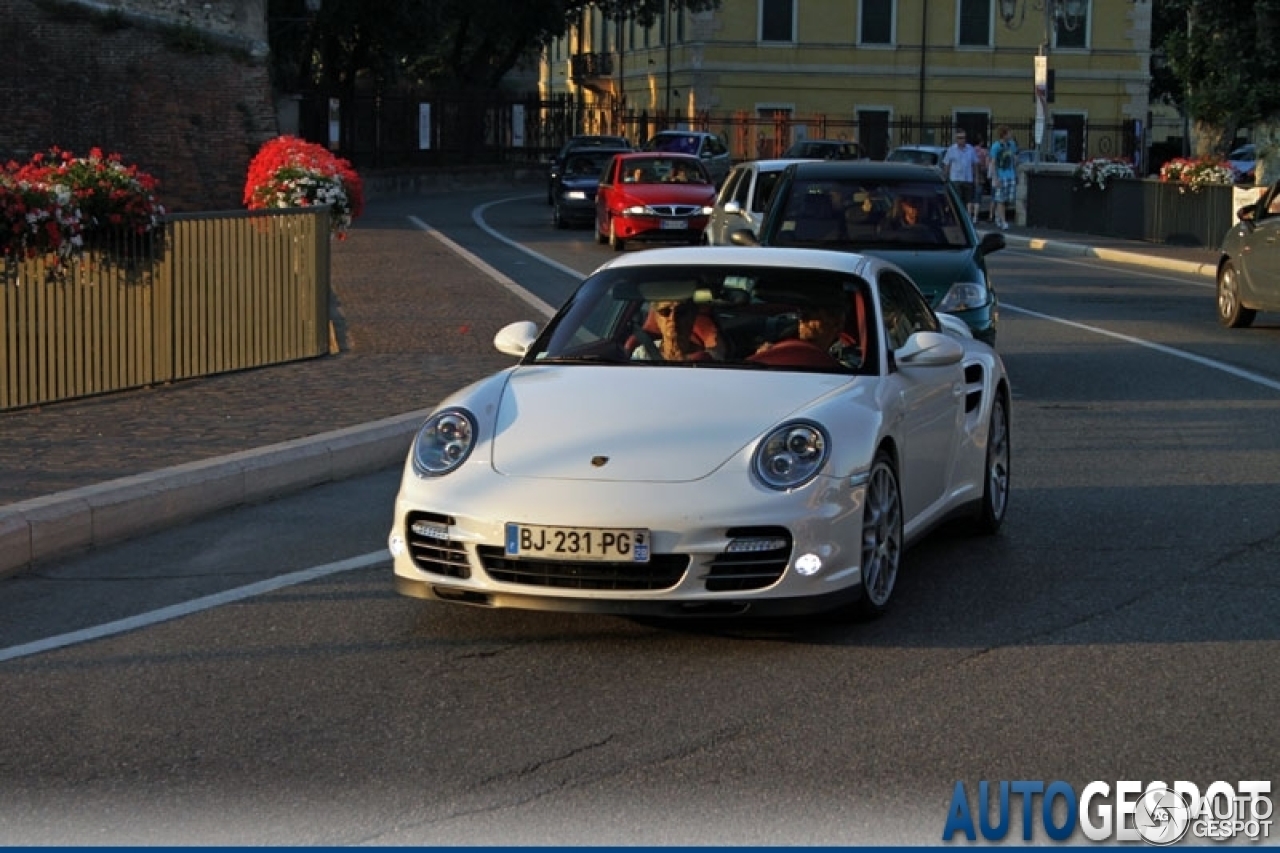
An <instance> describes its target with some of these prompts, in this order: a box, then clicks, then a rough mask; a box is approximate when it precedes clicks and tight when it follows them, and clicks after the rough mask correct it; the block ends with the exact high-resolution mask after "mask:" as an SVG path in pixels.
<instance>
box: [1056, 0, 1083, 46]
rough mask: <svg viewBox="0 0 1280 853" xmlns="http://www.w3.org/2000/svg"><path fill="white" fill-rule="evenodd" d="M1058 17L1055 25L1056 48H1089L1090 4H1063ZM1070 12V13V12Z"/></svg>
mask: <svg viewBox="0 0 1280 853" xmlns="http://www.w3.org/2000/svg"><path fill="white" fill-rule="evenodd" d="M1059 6H1061V7H1065V8H1059V9H1058V17H1057V18H1056V19H1055V20H1054V22H1053V24H1054V26H1053V41H1054V46H1055V47H1067V48H1070V47H1078V48H1085V47H1088V46H1089V4H1088V3H1087V2H1078V3H1077V2H1073V3H1061V4H1059ZM1068 10H1069V11H1068Z"/></svg>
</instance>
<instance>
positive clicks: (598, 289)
mask: <svg viewBox="0 0 1280 853" xmlns="http://www.w3.org/2000/svg"><path fill="white" fill-rule="evenodd" d="M869 294H870V289H869V287H868V285H867V283H866V281H865V280H863V279H861V278H859V277H857V276H854V275H851V274H847V273H838V272H831V271H826V270H806V269H795V268H770V267H743V266H732V267H728V266H723V267H722V266H715V267H711V266H708V267H702V266H698V267H688V266H681V267H675V266H645V267H629V268H623V269H606V270H602V271H600V272H599V273H597V274H596V275H594V276H592V277H591V278H589V279H587V280H586V281H585V282H583V284H582V286H581V287H580V288H579V289H578V291H577V292H576V293H575V294H574V296H573V298H572V299H571V300H570V301H569V302H568V303H567V304H566V305H565V307H564V308H563V309H561V311H560V313H559V314H557V315H556V317H555V318H554V319H553V320H552V322H551V323H550V324H549V325H548V326H547V328H546V329H545V330H544V331H543V333H542V334H541V335H540V336H539V338H538V340H537V341H536V342H535V344H534V346H533V347H532V348H531V349H530V351H529V353H528V354H527V355H526V357H525V359H524V363H526V364H529V363H538V364H545V363H566V362H573V363H608V364H629V365H634V366H636V367H638V368H656V367H661V368H708V369H739V370H791V371H794V370H804V371H818V372H836V373H874V372H875V364H874V361H875V359H874V353H875V352H876V351H877V350H876V344H875V341H876V336H875V333H874V328H875V323H874V322H872V321H871V318H872V316H873V311H872V310H871V308H870V306H871V304H872V301H871V299H870V295H869Z"/></svg>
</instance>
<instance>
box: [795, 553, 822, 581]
mask: <svg viewBox="0 0 1280 853" xmlns="http://www.w3.org/2000/svg"><path fill="white" fill-rule="evenodd" d="M820 571H822V558H821V557H819V556H818V555H817V554H801V555H800V556H799V557H797V558H796V574H798V575H803V576H805V577H808V576H809V575H816V574H817V573H818V572H820Z"/></svg>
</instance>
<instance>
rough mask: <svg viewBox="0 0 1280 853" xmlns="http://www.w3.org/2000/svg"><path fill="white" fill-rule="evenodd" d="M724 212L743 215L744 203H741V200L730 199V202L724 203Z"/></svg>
mask: <svg viewBox="0 0 1280 853" xmlns="http://www.w3.org/2000/svg"><path fill="white" fill-rule="evenodd" d="M724 212H725V213H728V214H729V215H731V216H741V215H742V203H741V202H738V201H729V202H725V205H724Z"/></svg>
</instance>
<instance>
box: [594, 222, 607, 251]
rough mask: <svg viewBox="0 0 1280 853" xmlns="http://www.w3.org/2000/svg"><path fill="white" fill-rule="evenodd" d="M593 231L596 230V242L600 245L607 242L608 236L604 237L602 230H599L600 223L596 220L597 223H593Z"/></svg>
mask: <svg viewBox="0 0 1280 853" xmlns="http://www.w3.org/2000/svg"><path fill="white" fill-rule="evenodd" d="M595 231H596V242H597V243H599V244H600V245H602V246H603V245H604V244H605V243H607V242H608V240H609V238H608V237H606V236H605V235H604V232H602V231H601V230H600V223H599V222H597V223H596V225H595Z"/></svg>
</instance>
